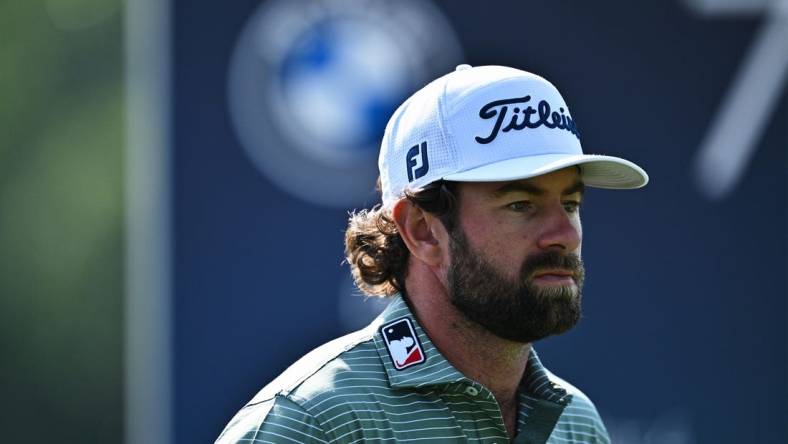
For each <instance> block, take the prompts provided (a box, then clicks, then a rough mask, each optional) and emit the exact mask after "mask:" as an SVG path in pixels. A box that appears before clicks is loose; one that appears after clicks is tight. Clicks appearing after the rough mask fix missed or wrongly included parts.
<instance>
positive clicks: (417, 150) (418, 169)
mask: <svg viewBox="0 0 788 444" xmlns="http://www.w3.org/2000/svg"><path fill="white" fill-rule="evenodd" d="M405 162H406V163H407V165H408V182H413V181H414V180H416V179H418V178H419V177H421V176H423V175H425V174H427V171H429V170H430V161H429V159H428V158H427V142H426V141H425V142H421V145H413V146H412V147H411V148H410V149H409V150H408V154H407V155H406V156H405Z"/></svg>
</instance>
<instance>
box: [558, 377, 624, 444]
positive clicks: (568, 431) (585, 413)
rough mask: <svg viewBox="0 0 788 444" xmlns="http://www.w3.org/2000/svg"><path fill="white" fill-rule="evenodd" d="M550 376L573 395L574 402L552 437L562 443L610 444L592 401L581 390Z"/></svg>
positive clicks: (569, 406)
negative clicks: (569, 441)
mask: <svg viewBox="0 0 788 444" xmlns="http://www.w3.org/2000/svg"><path fill="white" fill-rule="evenodd" d="M548 376H549V378H550V380H552V381H553V382H555V383H556V384H558V385H560V386H561V387H563V388H564V389H565V390H566V392H567V393H569V394H570V395H572V400H571V401H570V402H569V404H567V406H566V408H565V409H564V412H563V413H562V414H561V417H560V418H559V420H558V424H557V425H556V427H555V430H554V431H553V435H552V437H556V438H559V439H558V441H561V442H564V441H566V440H567V439H568V440H571V441H572V442H583V443H600V444H609V443H610V436H609V435H608V433H607V429H606V428H605V424H604V422H603V421H602V418H601V416H600V415H599V412H598V411H597V409H596V406H595V405H594V403H593V402H592V401H591V399H589V397H588V396H586V394H585V393H583V392H582V391H581V390H580V389H578V388H577V387H575V386H574V385H572V384H570V383H569V382H567V381H565V380H563V379H561V378H559V377H558V376H556V375H554V374H553V373H550V372H548ZM551 442H552V441H551Z"/></svg>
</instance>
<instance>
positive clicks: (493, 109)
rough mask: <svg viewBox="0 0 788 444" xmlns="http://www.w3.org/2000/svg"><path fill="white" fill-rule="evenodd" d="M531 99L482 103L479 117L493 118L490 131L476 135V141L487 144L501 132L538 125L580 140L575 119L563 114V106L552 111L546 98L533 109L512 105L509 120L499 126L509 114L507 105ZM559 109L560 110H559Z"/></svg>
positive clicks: (519, 98)
mask: <svg viewBox="0 0 788 444" xmlns="http://www.w3.org/2000/svg"><path fill="white" fill-rule="evenodd" d="M530 101H531V96H524V97H515V98H512V99H502V100H495V101H492V102H490V103H488V104H486V105H484V106H483V107H482V108H481V109H480V110H479V117H481V118H482V119H485V120H486V119H492V118H493V117H496V116H498V118H497V119H495V124H494V125H493V128H492V131H491V132H490V134H488V135H487V136H486V137H481V136H476V141H477V142H479V143H481V144H487V143H490V142H492V141H493V140H495V138H496V137H498V134H499V133H501V132H504V133H508V132H509V131H511V130H515V131H520V130H523V129H526V128H531V129H536V128H539V127H540V126H545V127H547V128H550V129H561V130H565V131H569V132H570V133H572V134H574V135H575V137H577V139H578V140H580V131H579V130H578V129H577V125H576V124H575V121H574V120H573V119H572V118H571V117H569V116H568V115H566V114H564V108H563V107H560V108H558V111H553V110H552V108H551V107H550V104H549V103H547V101H546V100H541V101H539V104H538V105H537V106H536V109H534V108H533V107H532V106H531V105H528V106H527V107H526V108H524V109H520V107H514V109H513V110H512V113H511V116H510V117H509V122H508V123H507V124H506V126H504V127H503V128H501V126H502V125H503V122H504V120H506V116H507V115H508V114H509V106H508V105H514V104H517V103H528V102H530ZM559 111H560V112H559ZM534 114H536V119H535V120H532V119H531V116H533V115H534Z"/></svg>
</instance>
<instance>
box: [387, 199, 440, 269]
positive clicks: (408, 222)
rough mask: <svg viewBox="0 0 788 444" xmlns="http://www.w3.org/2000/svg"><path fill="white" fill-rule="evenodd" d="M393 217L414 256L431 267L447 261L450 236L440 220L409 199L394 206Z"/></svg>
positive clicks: (402, 200) (401, 200)
mask: <svg viewBox="0 0 788 444" xmlns="http://www.w3.org/2000/svg"><path fill="white" fill-rule="evenodd" d="M392 216H393V218H394V223H396V224H397V230H398V231H399V234H400V236H401V237H402V240H403V241H404V242H405V245H406V246H407V247H408V250H410V254H411V255H412V256H414V257H415V258H417V259H419V260H421V261H422V262H424V263H425V264H427V265H430V266H439V265H440V264H441V263H442V262H443V261H444V260H445V259H444V257H445V256H446V255H445V253H446V252H447V249H448V245H449V234H448V232H447V231H446V227H444V226H443V223H442V222H441V221H440V219H438V218H437V217H435V216H434V215H432V214H430V213H428V212H426V211H424V210H422V209H421V208H419V207H417V206H416V205H414V204H413V203H412V202H411V201H409V200H408V199H400V201H399V202H397V203H396V204H395V205H394V208H393V210H392Z"/></svg>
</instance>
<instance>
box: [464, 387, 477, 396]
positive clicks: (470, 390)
mask: <svg viewBox="0 0 788 444" xmlns="http://www.w3.org/2000/svg"><path fill="white" fill-rule="evenodd" d="M465 393H466V394H468V395H470V396H476V395H478V394H479V390H477V389H476V387H468V388H466V389H465Z"/></svg>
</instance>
